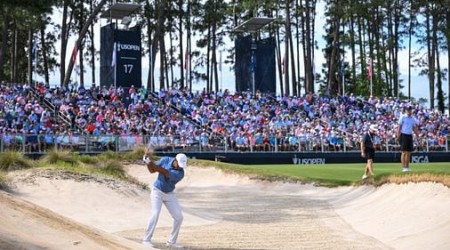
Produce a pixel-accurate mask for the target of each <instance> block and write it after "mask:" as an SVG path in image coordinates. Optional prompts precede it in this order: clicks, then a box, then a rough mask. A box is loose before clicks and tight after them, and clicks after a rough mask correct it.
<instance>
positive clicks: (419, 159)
mask: <svg viewBox="0 0 450 250" xmlns="http://www.w3.org/2000/svg"><path fill="white" fill-rule="evenodd" d="M411 162H412V163H428V162H430V161H429V160H428V156H427V155H413V156H411Z"/></svg>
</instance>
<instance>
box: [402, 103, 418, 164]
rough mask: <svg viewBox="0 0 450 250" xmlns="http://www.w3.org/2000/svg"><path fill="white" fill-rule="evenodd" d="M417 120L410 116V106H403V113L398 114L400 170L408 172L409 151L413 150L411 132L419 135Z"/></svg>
mask: <svg viewBox="0 0 450 250" xmlns="http://www.w3.org/2000/svg"><path fill="white" fill-rule="evenodd" d="M418 125H419V122H418V121H417V120H416V118H414V117H413V116H412V106H410V105H408V106H407V107H406V108H405V114H404V115H402V116H400V119H399V120H398V128H397V140H399V142H400V150H401V151H402V155H401V163H402V172H408V171H410V169H409V160H410V158H411V152H412V151H414V143H413V132H414V133H415V134H416V136H417V137H419V129H418Z"/></svg>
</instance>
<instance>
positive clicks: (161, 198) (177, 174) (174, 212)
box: [142, 151, 187, 248]
mask: <svg viewBox="0 0 450 250" xmlns="http://www.w3.org/2000/svg"><path fill="white" fill-rule="evenodd" d="M143 160H144V162H145V163H146V165H147V169H148V171H149V172H150V173H158V178H156V180H155V181H154V183H153V186H152V192H151V203H152V212H151V215H150V219H149V222H148V225H147V229H146V230H145V234H144V239H143V242H142V244H144V246H146V247H153V244H152V241H151V240H152V236H153V233H154V231H155V228H156V224H157V222H158V218H159V214H160V213H161V207H162V204H164V206H165V207H166V208H167V210H168V211H169V213H170V215H171V216H172V218H173V228H172V231H171V232H170V235H169V238H168V240H167V242H166V245H167V246H168V247H171V248H184V247H183V246H182V245H180V244H178V243H177V238H178V233H179V232H180V228H181V223H182V222H183V213H182V209H181V206H180V204H179V202H178V199H177V196H176V194H175V192H174V190H175V185H176V184H177V183H178V182H179V181H181V180H182V179H183V177H184V169H185V168H186V167H187V157H186V155H185V154H177V155H176V156H175V157H162V158H161V159H160V160H159V161H157V162H153V161H152V160H151V159H150V157H149V153H148V151H147V152H146V153H145V155H144V157H143Z"/></svg>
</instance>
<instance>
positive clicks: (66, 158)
mask: <svg viewBox="0 0 450 250" xmlns="http://www.w3.org/2000/svg"><path fill="white" fill-rule="evenodd" d="M40 161H41V162H42V163H43V164H55V163H57V162H60V161H61V162H65V163H71V164H73V163H75V162H76V160H75V155H74V154H73V153H72V152H70V151H69V150H57V149H52V150H50V151H48V152H47V154H46V155H45V156H44V157H42V158H41V159H40Z"/></svg>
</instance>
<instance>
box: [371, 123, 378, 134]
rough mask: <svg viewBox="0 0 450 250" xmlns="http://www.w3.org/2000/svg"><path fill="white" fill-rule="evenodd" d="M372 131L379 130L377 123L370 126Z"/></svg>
mask: <svg viewBox="0 0 450 250" xmlns="http://www.w3.org/2000/svg"><path fill="white" fill-rule="evenodd" d="M369 129H370V130H371V131H374V132H378V127H377V125H375V124H372V125H370V128H369Z"/></svg>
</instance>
